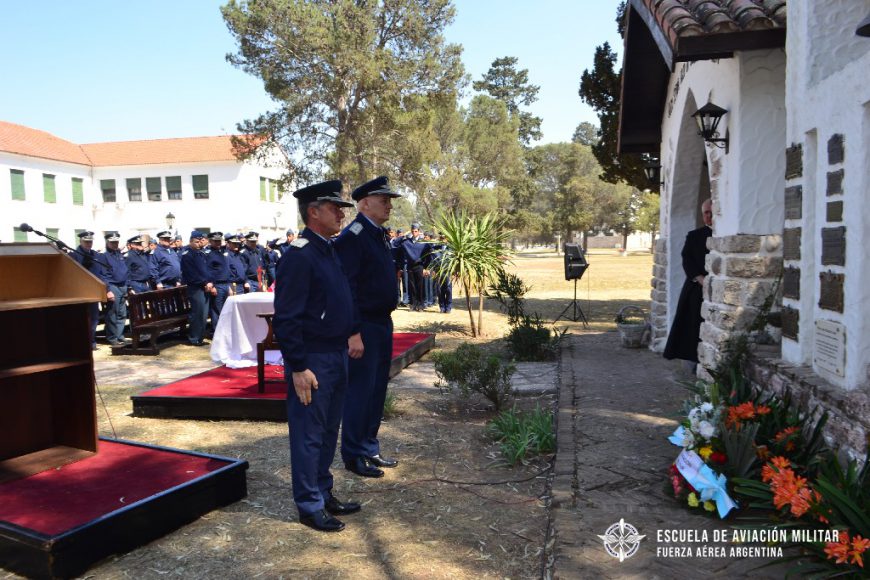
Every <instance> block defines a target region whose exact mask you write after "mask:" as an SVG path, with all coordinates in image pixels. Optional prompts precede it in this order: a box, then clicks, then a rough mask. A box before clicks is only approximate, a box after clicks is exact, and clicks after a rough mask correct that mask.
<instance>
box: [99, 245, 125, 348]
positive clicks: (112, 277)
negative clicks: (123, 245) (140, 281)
mask: <svg viewBox="0 0 870 580" xmlns="http://www.w3.org/2000/svg"><path fill="white" fill-rule="evenodd" d="M104 238H105V240H106V251H105V252H104V253H103V254H102V256H101V257H102V258H103V268H102V271H103V282H105V283H106V286H107V288H108V292H106V297H107V298H108V302H107V303H106V340H108V341H109V344H110V345H112V346H123V345H124V344H126V343H125V342H124V324H125V323H126V320H127V274H128V270H127V264H125V263H124V256H122V255H121V250H120V249H118V242H119V241H120V240H121V236H120V234H118V232H106V234H105V236H104Z"/></svg>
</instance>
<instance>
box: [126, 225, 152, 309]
mask: <svg viewBox="0 0 870 580" xmlns="http://www.w3.org/2000/svg"><path fill="white" fill-rule="evenodd" d="M143 244H144V241H143V240H142V236H140V235H135V236H133V237H132V238H130V239H128V240H127V255H126V256H124V263H125V264H126V265H127V286H128V287H129V292H130V293H133V294H135V293H136V292H148V291H149V290H151V261H150V260H149V259H148V254H147V253H146V252H145V248H144V246H143Z"/></svg>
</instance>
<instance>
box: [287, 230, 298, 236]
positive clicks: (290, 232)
mask: <svg viewBox="0 0 870 580" xmlns="http://www.w3.org/2000/svg"><path fill="white" fill-rule="evenodd" d="M287 235H288V236H295V235H296V230H294V229H293V228H287Z"/></svg>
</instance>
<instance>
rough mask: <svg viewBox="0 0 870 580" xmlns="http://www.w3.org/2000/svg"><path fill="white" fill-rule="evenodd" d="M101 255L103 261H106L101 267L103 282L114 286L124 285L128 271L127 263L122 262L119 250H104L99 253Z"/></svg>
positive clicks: (122, 258)
mask: <svg viewBox="0 0 870 580" xmlns="http://www.w3.org/2000/svg"><path fill="white" fill-rule="evenodd" d="M101 257H102V258H103V262H105V263H106V264H105V265H104V266H103V267H102V272H103V276H102V278H103V282H105V283H106V284H113V285H115V286H126V285H127V274H128V273H129V272H128V270H127V264H125V263H124V256H122V255H121V251H120V250H115V251H114V252H112V251H110V250H106V251H105V253H103V254H101Z"/></svg>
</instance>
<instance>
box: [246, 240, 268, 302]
mask: <svg viewBox="0 0 870 580" xmlns="http://www.w3.org/2000/svg"><path fill="white" fill-rule="evenodd" d="M244 237H245V247H243V248H242V251H241V255H242V260H244V261H245V277H246V278H247V280H248V284H250V286H251V292H260V291H262V290H265V288H262V286H263V283H264V282H265V281H266V280H265V278H266V275H265V272H266V265H265V260H264V259H263V248H261V247H260V245H259V244H258V243H257V242H258V241H259V240H260V234H258V233H257V232H248V233H247V234H245V236H244Z"/></svg>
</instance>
